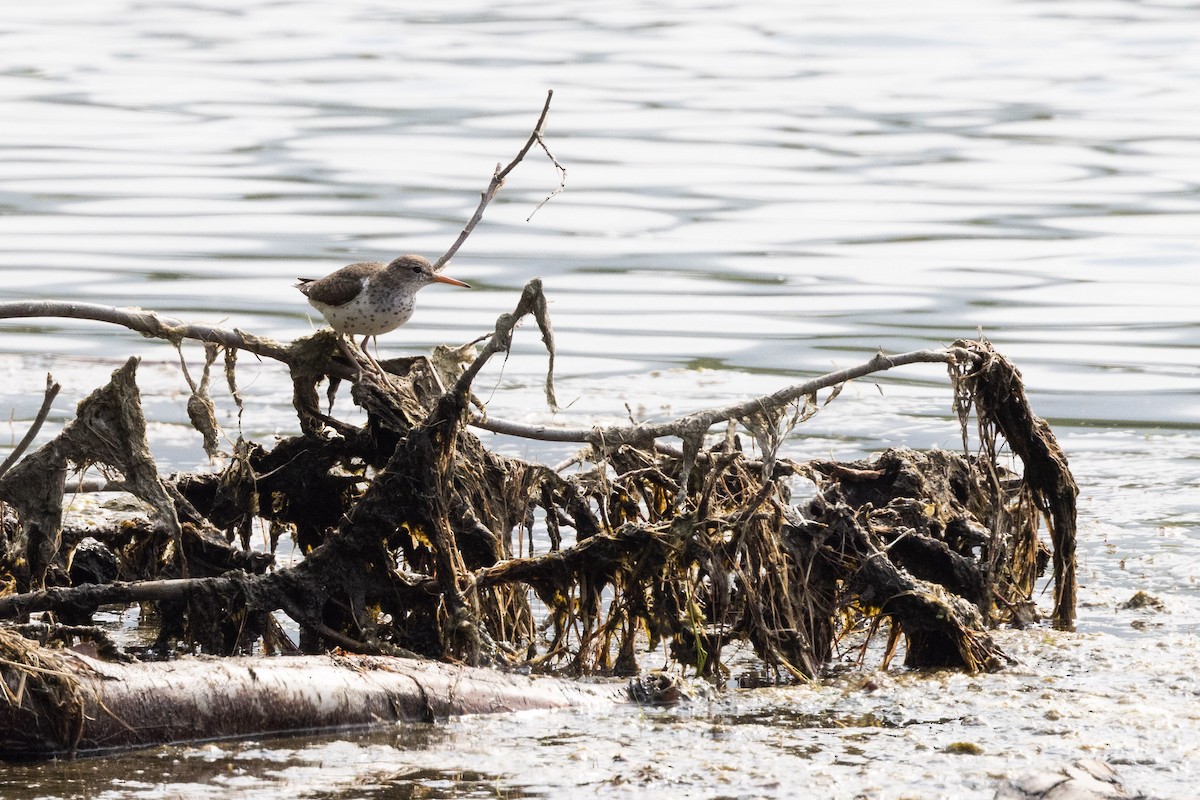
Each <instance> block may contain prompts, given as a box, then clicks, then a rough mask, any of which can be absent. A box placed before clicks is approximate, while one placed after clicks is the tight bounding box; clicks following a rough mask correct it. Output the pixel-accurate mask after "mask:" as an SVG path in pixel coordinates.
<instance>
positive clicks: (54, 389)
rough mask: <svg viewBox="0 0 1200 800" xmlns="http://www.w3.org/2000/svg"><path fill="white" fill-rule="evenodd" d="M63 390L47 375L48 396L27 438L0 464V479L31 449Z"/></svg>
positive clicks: (43, 401)
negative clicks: (52, 406) (60, 391)
mask: <svg viewBox="0 0 1200 800" xmlns="http://www.w3.org/2000/svg"><path fill="white" fill-rule="evenodd" d="M61 389H62V387H61V386H59V385H58V384H57V383H56V382H55V380H54V376H53V375H51V374H50V373H46V394H45V396H44V397H43V398H42V407H41V408H40V409H38V413H37V416H36V417H35V418H34V420H33V425H31V426H30V428H29V430H28V431H26V433H25V436H24V437H22V438H21V441H20V442H18V443H17V446H16V447H15V448H13V451H12V452H11V453H9V454H8V458H6V459H4V463H3V464H0V477H2V476H3V475H4V473H6V472H8V470H9V468H10V467H11V466H12V465H13V464H15V463H17V459H18V458H20V457H21V455H22V454H23V453H24V452H25V451H26V450H28V449H29V445H31V444H33V440H34V439H35V438H36V437H37V435H38V431H40V430H41V429H42V425H43V423H45V421H46V417H47V416H49V415H50V406H51V405H53V404H54V398H56V397H58V393H59V390H61Z"/></svg>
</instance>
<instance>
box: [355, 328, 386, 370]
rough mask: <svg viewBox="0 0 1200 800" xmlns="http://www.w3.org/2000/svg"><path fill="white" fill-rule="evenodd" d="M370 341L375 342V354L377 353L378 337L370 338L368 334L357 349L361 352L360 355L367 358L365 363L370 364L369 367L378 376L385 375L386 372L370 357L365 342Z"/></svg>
mask: <svg viewBox="0 0 1200 800" xmlns="http://www.w3.org/2000/svg"><path fill="white" fill-rule="evenodd" d="M370 339H374V340H375V352H379V337H378V336H371V335H370V334H367V335H366V336H364V337H363V340H362V344H360V345H359V346H358V349H359V350H362V354H363V355H364V356H366V357H367V361H369V362H371V366H373V367H375V371H376V372H378V373H379V374H380V375H383V374H385V373H386V371H385V370H384V368H383V365H382V364H380V363H379V362H378V361H376V360H375V358H374V357H373V356H372V355H371V351H370V350H368V349H367V341H368V340H370Z"/></svg>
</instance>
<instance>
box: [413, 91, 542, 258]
mask: <svg viewBox="0 0 1200 800" xmlns="http://www.w3.org/2000/svg"><path fill="white" fill-rule="evenodd" d="M552 97H554V90H553V89H551V90H550V91H548V92H547V93H546V103H545V105H543V106H542V114H541V116H540V117H538V121H537V125H534V126H533V133H531V134H529V139H528V140H526V142H525V145H524V146H523V147H522V148H521V150H520V152H518V153H517V156H516V158H514V159H513V160H512V161H510V162H509V163H508V166H507V167H504V168H501V167H500V165H499V164H497V165H496V172H495V174H493V175H492V182H491V183H489V184H488V188H487V189H486V190H484V191H483V193H482V194H481V195H480V199H479V206H478V207H477V208H476V209H475V213H474V214H472V215H471V219H470V221H469V222H468V223H467V226H466V227H465V228H463V229H462V233H460V234H459V235H458V239H457V240H456V241H455V242H454V244H452V245H451V246H450V249H449V250H447V251H446V254H445V255H443V256H442V257H441V258H439V259H438V260H437V261H435V262H434V263H433V269H434V271H435V272H436V271H438V270H440V269H441V268H442V267H444V266H446V263H447V262H449V261H450V259H451V258H453V257H454V254H455V253H457V252H458V248H460V247H462V245H463V242H465V241H467V237H468V236H470V235H471V231H473V230H475V226H476V225H478V224H479V220H481V219H483V210H484V209H485V208H487V205H488V203H490V202H492V198H493V197H495V196H496V192H498V191H500V187H501V186H503V185H504V179H505V178H507V177H508V173H510V172H512V171H513V168H514V167H516V166H517V164H519V163H521V159H523V158H525V154H526V153H528V152H529V149H530V148H531V147H533V145H534V142H537V141H538V140H539V139H541V136H542V126H543V125H545V124H546V114H548V113H549V111H550V98H552ZM547 152H549V151H547ZM551 160H553V156H551ZM555 163H556V164H557V163H558V162H555ZM564 174H565V170H564Z"/></svg>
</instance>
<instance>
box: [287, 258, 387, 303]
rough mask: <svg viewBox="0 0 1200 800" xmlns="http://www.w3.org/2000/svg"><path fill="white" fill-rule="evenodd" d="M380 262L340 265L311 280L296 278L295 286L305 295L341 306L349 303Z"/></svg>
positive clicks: (376, 269)
mask: <svg viewBox="0 0 1200 800" xmlns="http://www.w3.org/2000/svg"><path fill="white" fill-rule="evenodd" d="M381 266H382V265H381V264H376V263H373V262H365V263H362V264H351V265H350V266H348V267H342V268H341V269H339V270H338V271H337V272H335V273H333V274H332V275H326V276H325V277H324V278H318V279H317V280H313V279H312V278H298V279H297V280H298V281H299V283H297V284H296V288H297V289H299V290H300V291H301V292H303V293H304V296H305V297H309V298H312V299H313V300H316V301H317V302H319V303H324V304H325V305H327V306H341V305H345V304H346V303H349V302H350V301H351V300H353V299H354V298H355V297H358V294H359V292H361V291H362V290H363V281H365V280H366V279H367V278H368V277H370V276H371V275H372V274H374V273H375V272H377V271H378V270H379V268H380V267H381Z"/></svg>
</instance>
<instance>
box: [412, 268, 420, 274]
mask: <svg viewBox="0 0 1200 800" xmlns="http://www.w3.org/2000/svg"><path fill="white" fill-rule="evenodd" d="M420 274H421V268H420V267H413V275H420Z"/></svg>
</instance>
